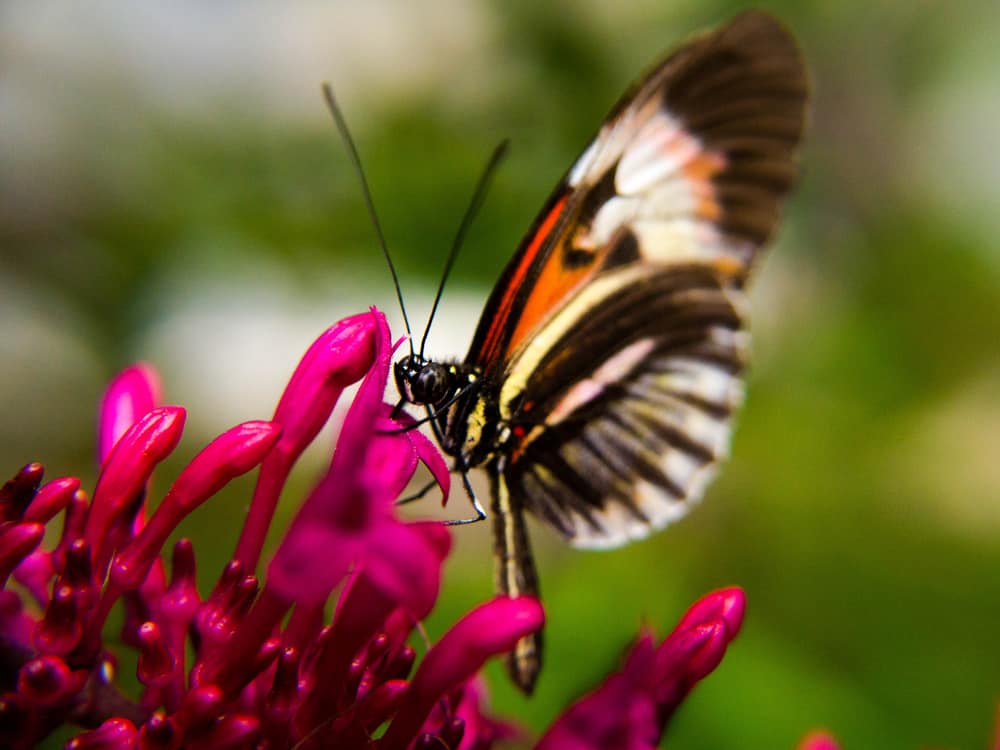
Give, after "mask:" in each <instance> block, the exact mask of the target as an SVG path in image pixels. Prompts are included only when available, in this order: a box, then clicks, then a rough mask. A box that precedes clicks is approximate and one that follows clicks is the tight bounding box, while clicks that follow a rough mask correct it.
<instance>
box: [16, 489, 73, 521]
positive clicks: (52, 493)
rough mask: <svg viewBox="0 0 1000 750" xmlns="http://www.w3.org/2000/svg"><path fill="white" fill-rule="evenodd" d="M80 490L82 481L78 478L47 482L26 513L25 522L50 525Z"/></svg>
mask: <svg viewBox="0 0 1000 750" xmlns="http://www.w3.org/2000/svg"><path fill="white" fill-rule="evenodd" d="M78 489H80V480H79V479H77V478H76V477H62V478H60V479H53V480H52V481H51V482H47V483H46V484H45V485H44V486H43V487H42V488H41V489H40V490H38V494H36V495H35V499H34V500H32V501H31V504H30V505H29V506H28V509H27V510H26V511H25V512H24V520H25V521H31V522H32V523H42V524H44V523H48V522H49V521H51V520H52V519H53V518H55V516H56V515H57V514H59V513H61V512H62V510H63V509H64V508H65V507H66V506H67V505H69V501H70V500H71V499H72V498H73V493H74V492H76V491H77V490H78Z"/></svg>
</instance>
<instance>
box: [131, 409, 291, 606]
mask: <svg viewBox="0 0 1000 750" xmlns="http://www.w3.org/2000/svg"><path fill="white" fill-rule="evenodd" d="M280 435H281V428H280V427H279V426H278V425H277V424H275V423H273V422H244V423H243V424H240V425H237V426H236V427H233V428H232V429H230V430H227V431H226V432H224V433H222V434H221V435H220V436H219V437H217V438H216V439H215V440H213V441H212V442H211V443H209V444H208V446H206V447H205V448H204V449H203V450H202V451H201V453H199V454H198V455H197V456H195V458H194V460H193V461H191V463H189V464H188V465H187V466H186V467H185V468H184V470H183V471H182V472H181V475H180V476H179V477H178V478H177V480H176V481H175V482H174V484H173V486H172V487H171V488H170V490H169V491H168V492H167V494H166V496H165V497H164V498H163V502H161V503H160V505H159V507H158V508H157V509H156V512H155V513H153V516H152V518H150V519H149V522H148V523H147V524H146V526H145V527H144V528H143V529H142V531H140V532H139V535H138V536H137V537H136V538H135V539H133V540H132V542H131V543H130V544H129V545H128V546H127V547H126V548H125V549H124V550H122V552H121V553H120V554H119V555H117V556H116V557H115V560H114V563H113V564H112V566H111V583H112V584H113V585H114V586H115V587H116V589H117V590H118V591H119V592H121V591H128V590H131V589H135V588H138V586H139V584H140V583H142V581H143V579H144V578H145V577H146V574H147V573H148V572H149V567H150V566H151V565H152V564H153V561H154V560H156V559H157V558H158V555H159V554H160V549H161V548H162V547H163V544H164V543H165V542H166V541H167V537H168V536H169V535H170V534H171V533H172V532H173V530H174V529H175V528H176V527H177V525H178V524H179V523H180V522H181V521H182V520H183V519H184V518H185V516H187V515H188V514H189V513H191V511H193V510H194V509H195V508H197V507H198V506H199V505H201V503H203V502H205V501H206V500H207V499H208V498H210V497H212V496H213V495H215V494H216V493H217V492H218V491H219V490H221V489H222V488H223V487H224V486H225V485H226V484H227V483H229V482H230V481H231V480H232V479H234V478H235V477H238V476H240V475H241V474H245V473H246V472H248V471H250V469H252V468H253V467H254V466H256V465H257V464H259V463H260V462H261V461H262V460H263V458H264V456H266V455H267V453H268V451H270V450H271V448H272V447H273V446H274V444H275V442H277V440H278V438H279V437H280Z"/></svg>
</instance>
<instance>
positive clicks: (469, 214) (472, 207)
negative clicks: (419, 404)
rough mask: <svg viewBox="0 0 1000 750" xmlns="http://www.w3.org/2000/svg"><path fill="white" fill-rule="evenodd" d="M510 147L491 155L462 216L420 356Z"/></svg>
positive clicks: (500, 147)
mask: <svg viewBox="0 0 1000 750" xmlns="http://www.w3.org/2000/svg"><path fill="white" fill-rule="evenodd" d="M508 146H510V141H509V140H508V139H506V138H505V139H504V140H502V141H501V142H500V143H499V144H497V147H496V148H495V149H493V153H492V154H491V155H490V160H489V161H488V162H486V167H485V168H484V169H483V173H482V174H481V175H480V176H479V182H477V183H476V189H475V190H474V191H473V192H472V200H470V201H469V206H468V208H466V209H465V215H464V216H462V223H461V224H459V225H458V232H456V233H455V239H454V241H453V242H452V243H451V250H450V251H449V253H448V260H447V261H445V264H444V272H443V273H442V274H441V283H440V284H438V288H437V294H435V295H434V304H433V305H432V306H431V314H430V315H429V316H428V318H427V326H426V327H425V328H424V335H423V338H421V339H420V356H421V357H423V355H424V344H426V343H427V334H429V333H430V332H431V323H432V322H434V314H435V313H436V312H437V308H438V303H439V302H440V301H441V295H442V294H443V293H444V285H445V283H446V282H447V281H448V275H449V274H450V273H451V267H452V266H454V265H455V259H456V258H457V257H458V251H459V250H460V249H461V247H462V243H463V242H464V241H465V235H466V234H468V232H469V227H470V226H471V225H472V220H473V219H475V218H476V214H477V213H478V212H479V208H480V207H481V206H482V205H483V201H484V200H485V198H486V192H487V190H489V187H490V182H491V181H492V179H493V175H494V174H495V173H496V171H497V167H498V166H500V162H501V161H502V160H503V157H504V156H505V155H506V154H507V148H508Z"/></svg>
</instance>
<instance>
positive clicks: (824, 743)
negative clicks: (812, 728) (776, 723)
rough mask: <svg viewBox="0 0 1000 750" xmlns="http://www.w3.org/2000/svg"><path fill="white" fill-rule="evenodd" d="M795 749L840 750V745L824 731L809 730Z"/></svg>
mask: <svg viewBox="0 0 1000 750" xmlns="http://www.w3.org/2000/svg"><path fill="white" fill-rule="evenodd" d="M797 750H840V745H838V744H837V741H836V740H835V739H833V737H831V736H830V735H828V734H827V733H826V732H810V733H809V734H807V735H806V736H805V737H804V738H803V739H802V742H800V743H799V746H798V748H797Z"/></svg>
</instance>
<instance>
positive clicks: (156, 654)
mask: <svg viewBox="0 0 1000 750" xmlns="http://www.w3.org/2000/svg"><path fill="white" fill-rule="evenodd" d="M173 671H174V659H173V658H172V657H171V656H170V652H169V651H168V650H167V646H166V644H165V643H164V641H163V634H162V633H161V632H160V628H159V627H158V626H157V625H156V623H155V622H144V623H143V624H142V626H141V627H140V628H139V664H138V666H137V667H136V676H137V677H138V678H139V682H141V683H142V684H143V685H148V686H155V687H163V686H165V685H166V684H167V683H169V682H170V677H171V673H172V672H173Z"/></svg>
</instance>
